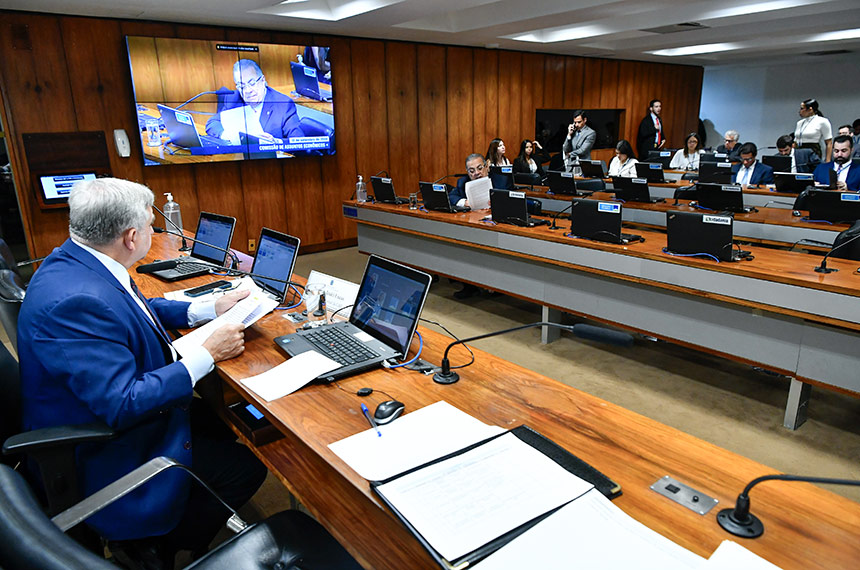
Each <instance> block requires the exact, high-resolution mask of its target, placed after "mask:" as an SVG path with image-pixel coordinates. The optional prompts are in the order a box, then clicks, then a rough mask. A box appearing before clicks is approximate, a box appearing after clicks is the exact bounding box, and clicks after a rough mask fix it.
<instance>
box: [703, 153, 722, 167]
mask: <svg viewBox="0 0 860 570" xmlns="http://www.w3.org/2000/svg"><path fill="white" fill-rule="evenodd" d="M703 162H730V161H729V155H728V153H725V152H703V153H702V154H701V155H700V156H699V165H701V164H702V163H703Z"/></svg>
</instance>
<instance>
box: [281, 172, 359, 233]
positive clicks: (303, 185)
mask: <svg viewBox="0 0 860 570" xmlns="http://www.w3.org/2000/svg"><path fill="white" fill-rule="evenodd" d="M326 158H327V157H319V156H316V157H314V156H301V157H297V158H294V159H289V160H280V161H275V160H268V161H267V162H274V163H279V164H280V165H281V168H282V170H283V181H284V182H283V193H284V198H285V207H286V222H287V223H286V226H284V227H281V228H278V227H276V226H270V227H272V229H277V230H280V231H286V232H287V233H289V234H291V235H294V236H297V237H298V238H300V239H301V240H302V244H303V245H305V246H312V245H319V244H322V243H325V241H326V238H325V224H324V223H320V222H321V221H322V220H324V219H325V203H324V201H323V200H322V196H323V192H322V176H321V171H320V168H321V167H320V164H321V162H322V161H323V160H326ZM368 185H369V181H368Z"/></svg>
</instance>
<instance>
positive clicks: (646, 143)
mask: <svg viewBox="0 0 860 570" xmlns="http://www.w3.org/2000/svg"><path fill="white" fill-rule="evenodd" d="M662 111H663V103H662V102H661V101H660V100H659V99H652V100H651V102H650V103H648V114H647V115H645V117H644V118H643V119H642V122H641V123H639V133H638V134H637V135H636V150H637V152H639V160H647V158H648V151H650V150H660V149H661V148H663V147H664V146H666V136H665V135H664V134H663V129H664V125H663V119H662V118H661V117H660V113H661V112H662Z"/></svg>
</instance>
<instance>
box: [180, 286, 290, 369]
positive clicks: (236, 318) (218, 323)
mask: <svg viewBox="0 0 860 570" xmlns="http://www.w3.org/2000/svg"><path fill="white" fill-rule="evenodd" d="M278 304H279V303H278V301H276V300H275V299H272V298H271V297H269V296H268V295H266V294H265V293H264V292H263V291H262V290H259V291H258V292H256V293H254V292H252V293H251V294H250V295H248V296H247V297H245V298H244V299H242V300H241V301H239V302H238V303H236V304H235V305H233V308H231V309H230V310H229V311H227V312H226V313H224V314H223V315H221V316H220V317H218V318H216V319H214V320H211V321H209V322H208V323H206V324H205V325H203V326H202V327H199V328H196V329H194V330H193V331H191V332H190V333H188V334H186V335H184V336H182V337H180V338H178V339H176V340H175V341H173V348H175V349H176V350H177V352H179V354H183V353H184V352H185V351H187V350H188V349H190V348H193V347H196V346H201V345H202V344H203V343H204V342H206V339H208V338H209V337H210V336H211V335H212V333H213V332H215V331H216V330H217V329H218V328H220V327H222V326H224V325H228V324H239V323H241V324H243V325H244V326H245V328H248V327H250V326H251V325H253V324H254V323H256V322H257V321H259V320H260V319H261V318H263V317H264V316H266V315H267V314H269V313H271V312H272V311H273V310H274V309H275V307H277V306H278Z"/></svg>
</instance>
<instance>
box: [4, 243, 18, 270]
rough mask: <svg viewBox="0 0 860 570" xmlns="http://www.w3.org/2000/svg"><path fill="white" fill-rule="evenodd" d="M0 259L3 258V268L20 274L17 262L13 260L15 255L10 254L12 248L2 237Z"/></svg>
mask: <svg viewBox="0 0 860 570" xmlns="http://www.w3.org/2000/svg"><path fill="white" fill-rule="evenodd" d="M0 260H3V263H4V264H5V267H3V269H11V270H12V271H14V272H15V273H18V274H20V272H19V271H18V262H17V261H15V256H14V255H12V249H11V248H10V247H9V244H8V243H6V240H5V239H2V238H0Z"/></svg>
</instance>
